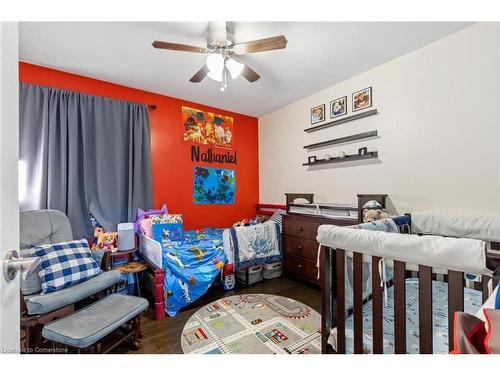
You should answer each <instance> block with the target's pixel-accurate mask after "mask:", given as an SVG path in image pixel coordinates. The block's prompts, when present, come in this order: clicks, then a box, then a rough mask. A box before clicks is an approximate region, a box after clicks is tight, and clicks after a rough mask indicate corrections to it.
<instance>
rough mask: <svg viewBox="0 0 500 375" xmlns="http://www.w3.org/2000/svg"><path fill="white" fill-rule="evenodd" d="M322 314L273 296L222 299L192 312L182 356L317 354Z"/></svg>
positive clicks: (238, 296)
mask: <svg viewBox="0 0 500 375" xmlns="http://www.w3.org/2000/svg"><path fill="white" fill-rule="evenodd" d="M320 326H321V319H320V315H319V314H318V313H317V312H316V311H314V310H313V309H312V308H310V307H309V306H307V305H304V304H303V303H300V302H298V301H295V300H294V299H291V298H286V297H281V296H275V295H271V294H242V295H236V296H230V297H226V298H222V299H220V300H218V301H215V302H212V303H210V304H209V305H206V306H205V307H203V308H201V309H200V310H198V311H197V312H196V313H194V314H193V315H192V316H191V317H190V318H189V320H188V321H187V323H186V325H185V326H184V330H183V331H182V337H181V345H182V350H183V351H184V353H206V354H219V353H220V354H222V353H223V354H228V353H238V354H273V353H275V354H276V353H288V354H295V353H297V354H313V353H321V334H320Z"/></svg>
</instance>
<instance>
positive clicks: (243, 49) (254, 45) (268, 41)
mask: <svg viewBox="0 0 500 375" xmlns="http://www.w3.org/2000/svg"><path fill="white" fill-rule="evenodd" d="M287 43H288V41H287V40H286V38H285V36H284V35H278V36H273V37H271V38H265V39H259V40H253V41H251V42H243V43H238V44H235V45H234V46H233V52H234V53H235V54H237V55H245V54H247V53H255V52H263V51H272V50H275V49H282V48H285V47H286V44H287Z"/></svg>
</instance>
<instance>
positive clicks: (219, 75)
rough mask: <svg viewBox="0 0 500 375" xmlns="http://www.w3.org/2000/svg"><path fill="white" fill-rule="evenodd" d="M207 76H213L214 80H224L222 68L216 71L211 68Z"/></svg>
mask: <svg viewBox="0 0 500 375" xmlns="http://www.w3.org/2000/svg"><path fill="white" fill-rule="evenodd" d="M207 77H209V78H212V79H213V80H214V81H217V82H222V70H221V71H220V72H215V71H213V70H210V71H209V72H208V73H207Z"/></svg>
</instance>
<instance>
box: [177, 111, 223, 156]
mask: <svg viewBox="0 0 500 375" xmlns="http://www.w3.org/2000/svg"><path fill="white" fill-rule="evenodd" d="M182 123H183V126H184V140H185V141H189V142H194V143H199V144H202V145H208V146H211V145H213V146H215V147H221V148H228V149H230V148H232V142H233V118H232V117H229V116H222V115H216V114H214V113H212V112H204V111H201V110H199V109H194V108H189V107H182Z"/></svg>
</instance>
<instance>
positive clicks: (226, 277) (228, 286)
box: [222, 264, 236, 290]
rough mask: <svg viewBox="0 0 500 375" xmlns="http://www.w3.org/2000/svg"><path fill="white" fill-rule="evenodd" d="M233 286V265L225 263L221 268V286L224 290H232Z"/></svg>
mask: <svg viewBox="0 0 500 375" xmlns="http://www.w3.org/2000/svg"><path fill="white" fill-rule="evenodd" d="M235 286H236V279H235V277H234V267H233V265H232V264H226V265H225V266H224V269H223V270H222V288H223V289H224V290H232V289H234V288H235Z"/></svg>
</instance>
